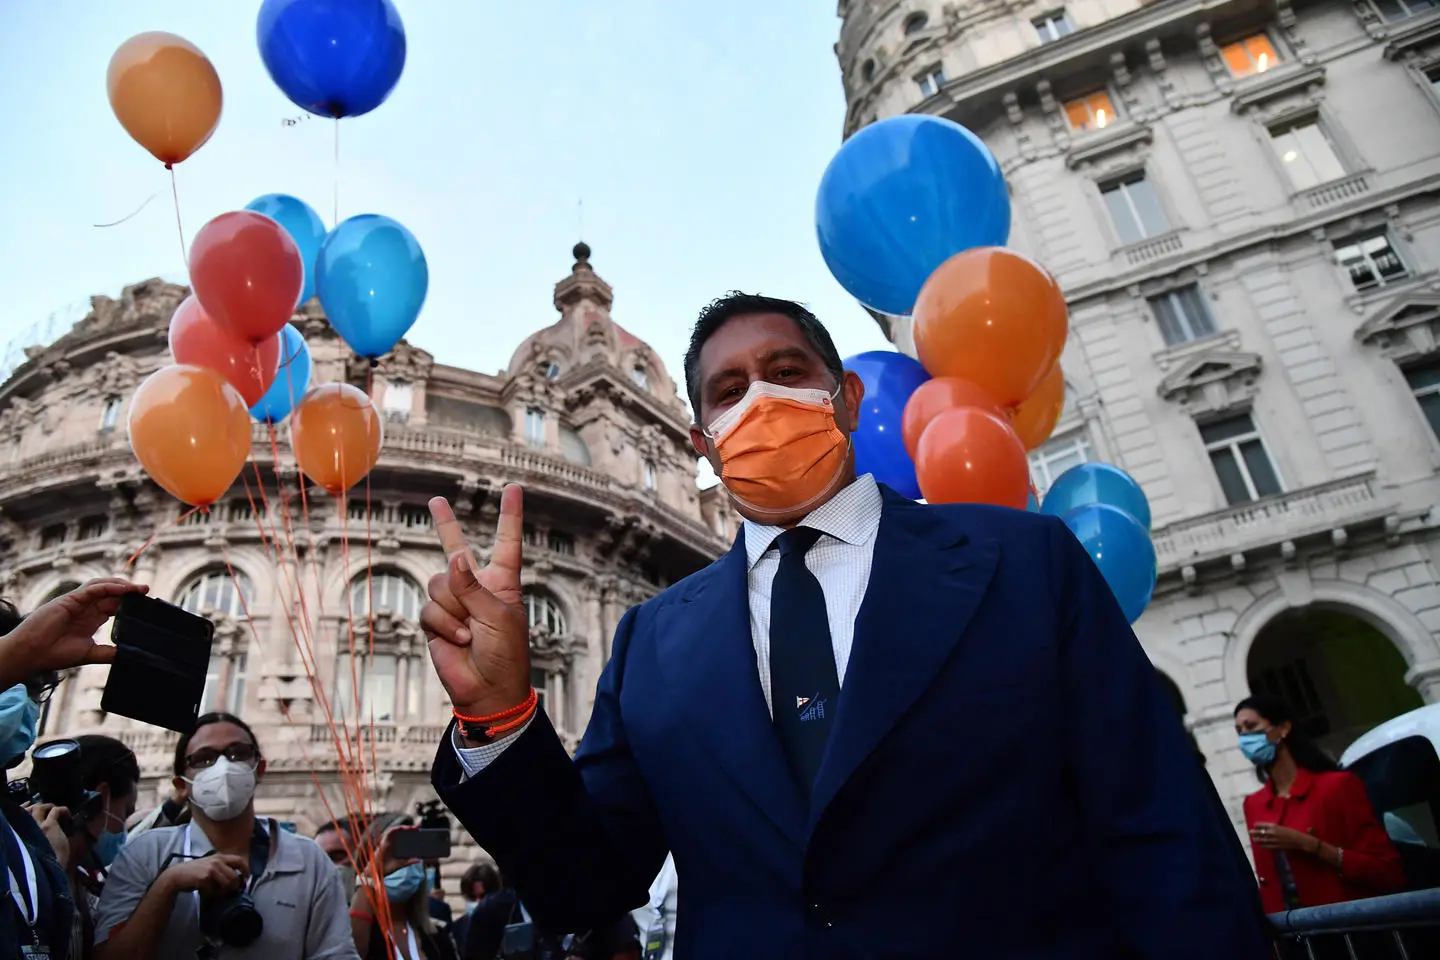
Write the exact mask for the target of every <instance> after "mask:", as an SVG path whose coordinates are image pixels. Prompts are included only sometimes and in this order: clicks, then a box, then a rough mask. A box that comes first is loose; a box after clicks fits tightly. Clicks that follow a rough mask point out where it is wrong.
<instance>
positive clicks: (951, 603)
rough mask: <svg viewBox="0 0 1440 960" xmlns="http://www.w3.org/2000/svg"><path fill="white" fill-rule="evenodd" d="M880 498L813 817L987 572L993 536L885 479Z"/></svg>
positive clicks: (934, 666) (877, 736) (949, 637)
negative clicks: (978, 533)
mask: <svg viewBox="0 0 1440 960" xmlns="http://www.w3.org/2000/svg"><path fill="white" fill-rule="evenodd" d="M881 489H882V492H883V493H884V495H885V505H884V508H883V513H882V514H881V518H880V530H879V533H878V534H877V535H876V539H875V559H874V564H873V566H872V567H871V572H870V583H869V585H868V587H867V588H866V591H865V599H864V601H863V603H862V604H861V606H860V613H859V615H858V616H857V617H856V619H855V642H854V646H853V647H852V648H851V652H850V660H849V663H848V665H847V666H846V668H845V679H844V682H843V683H842V684H841V687H840V703H839V706H838V709H837V711H836V714H835V729H834V730H832V731H831V732H830V743H829V746H828V748H827V749H826V753H825V760H824V762H823V763H822V764H821V766H820V773H819V775H818V776H817V778H816V781H815V791H814V793H813V802H812V804H811V810H810V817H809V822H810V827H809V829H811V830H813V829H814V826H815V824H817V823H818V822H819V820H820V817H821V816H822V815H823V814H824V812H825V808H826V806H827V805H828V804H829V803H830V801H831V800H833V799H834V797H835V795H836V794H837V793H838V792H839V791H840V788H841V787H842V786H844V784H845V781H846V780H848V779H849V778H850V777H851V776H852V775H853V774H854V773H855V770H856V769H857V768H858V767H859V766H860V764H861V763H863V762H864V761H865V758H866V757H868V756H869V755H870V753H871V752H872V751H873V750H874V749H875V748H876V746H878V745H879V743H880V741H881V740H882V739H883V738H884V737H885V735H886V734H887V733H889V732H890V730H891V728H892V727H894V726H895V724H896V723H898V722H899V721H900V718H901V717H902V716H904V714H905V712H906V711H907V710H909V709H910V706H911V705H912V704H913V703H914V702H915V701H916V699H918V698H919V696H920V694H921V693H923V692H924V691H925V689H926V688H927V687H928V686H929V685H930V684H931V682H932V681H933V680H934V679H935V676H936V674H937V673H938V672H939V670H940V667H941V665H942V664H943V663H944V661H945V660H946V659H947V658H948V657H949V656H950V653H951V651H952V650H953V649H954V647H955V645H956V642H957V641H958V640H959V639H960V637H961V636H962V635H963V634H964V632H965V627H966V625H967V624H968V623H969V621H970V618H971V617H972V616H973V615H974V613H975V610H976V608H977V607H978V606H979V605H980V601H981V600H982V599H983V598H984V596H985V591H986V589H987V588H988V586H989V584H990V580H991V577H993V576H994V573H995V566H996V564H997V562H998V560H999V556H1000V546H999V544H998V543H997V542H995V541H993V540H989V541H983V542H976V541H972V540H970V539H969V538H968V537H967V535H966V534H965V531H964V530H963V529H962V528H961V527H960V525H959V524H958V523H957V522H955V521H954V520H953V519H951V518H948V517H947V516H946V515H945V513H943V512H941V511H939V510H933V509H927V508H925V507H923V506H921V505H919V504H916V503H913V502H911V501H909V500H907V499H905V498H903V497H901V496H899V495H898V494H896V493H894V492H893V491H891V490H889V489H887V488H884V487H882V488H881Z"/></svg>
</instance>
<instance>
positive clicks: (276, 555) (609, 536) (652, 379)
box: [0, 244, 734, 831]
mask: <svg viewBox="0 0 1440 960" xmlns="http://www.w3.org/2000/svg"><path fill="white" fill-rule="evenodd" d="M574 254H575V264H574V267H573V268H572V270H571V272H570V274H569V275H568V276H566V277H565V278H564V279H563V280H561V281H560V282H559V283H558V284H556V286H555V295H554V303H555V307H556V309H558V310H559V312H560V317H559V319H558V320H557V321H555V322H554V323H553V324H552V325H551V326H549V327H546V328H544V329H543V330H540V331H539V332H537V333H535V334H533V335H532V336H530V337H529V338H528V339H527V340H526V341H525V342H524V343H523V344H521V346H520V348H519V349H518V350H517V351H516V352H515V355H514V357H513V358H512V360H511V362H510V366H509V368H508V369H507V370H505V371H503V372H501V373H499V374H495V375H490V374H484V373H477V372H475V371H471V370H463V369H460V368H457V367H452V366H446V365H445V364H443V363H440V362H437V360H436V358H435V357H434V356H432V355H431V354H429V353H427V352H425V351H424V350H420V349H418V348H416V347H414V346H411V345H409V344H407V343H401V344H400V345H399V346H398V347H397V348H396V349H395V350H394V351H393V352H392V353H391V354H390V355H389V356H388V357H386V358H385V359H384V361H383V362H382V363H381V364H380V366H379V367H378V368H377V369H375V370H373V371H372V370H371V369H370V368H369V365H368V364H367V363H365V362H363V361H358V360H356V359H355V358H354V356H353V355H352V354H351V353H350V352H349V351H348V349H347V348H345V347H344V346H343V344H341V343H340V342H339V340H338V339H336V337H335V335H334V333H333V331H332V330H331V328H330V326H329V324H328V323H327V322H326V321H325V318H324V316H323V314H322V313H321V312H320V308H319V306H318V303H316V302H315V301H312V302H311V303H309V304H307V305H305V306H304V307H303V308H302V309H301V311H300V312H299V314H297V316H296V318H295V322H296V324H297V325H298V327H299V328H300V329H301V330H302V332H303V333H304V334H305V336H306V339H307V340H308V342H309V344H310V347H311V351H312V355H313V357H314V360H315V377H314V381H313V382H317V383H319V382H327V381H336V380H347V381H349V382H351V383H354V384H356V385H359V386H365V385H366V384H367V381H370V382H371V384H372V389H373V396H374V398H375V402H376V404H377V406H378V407H379V408H380V409H381V411H382V412H383V415H384V417H385V420H386V423H385V430H386V435H385V444H384V448H383V449H382V451H381V455H380V461H379V463H378V464H377V466H376V467H375V469H374V471H373V472H372V473H371V476H370V483H369V503H368V510H367V503H366V500H365V487H364V485H363V484H362V485H360V486H357V487H356V488H355V489H354V490H353V491H352V492H351V497H350V499H349V501H348V503H347V504H345V507H344V509H343V510H342V509H341V508H340V506H341V505H340V504H339V503H338V502H337V501H335V500H332V499H330V498H329V497H327V496H326V495H325V494H324V493H322V492H321V491H319V490H318V489H316V488H311V489H309V490H307V491H305V494H306V502H307V503H308V508H306V507H305V506H303V505H302V502H301V499H300V494H301V490H300V486H299V483H300V477H299V476H297V473H296V471H295V469H294V466H293V464H294V460H293V457H291V456H290V455H289V452H288V450H287V445H286V433H285V430H284V429H283V426H282V428H281V429H280V430H279V431H278V434H277V437H276V448H275V449H277V450H278V454H279V456H278V466H277V463H276V458H275V456H274V454H273V453H272V444H271V437H270V435H269V433H268V431H267V429H266V428H265V427H263V426H260V425H257V426H256V427H255V434H254V438H255V445H254V461H255V463H254V467H253V468H247V470H249V473H248V480H247V483H245V484H243V485H242V484H236V485H235V487H233V488H232V489H231V491H230V493H229V494H228V495H227V496H226V497H225V498H224V500H222V501H221V502H220V503H219V504H217V505H216V506H215V507H214V508H213V509H212V510H211V511H210V512H209V514H208V515H206V514H196V515H194V516H191V517H189V518H188V519H186V520H184V521H183V522H178V523H177V518H179V517H180V516H181V515H182V514H183V513H184V512H185V511H186V509H187V508H185V507H184V506H183V505H182V504H178V503H177V502H176V501H174V500H173V499H171V498H170V497H169V496H168V495H167V494H165V493H164V492H162V491H161V490H160V489H159V488H157V487H156V486H155V485H154V484H153V483H152V482H151V481H150V480H149V479H148V478H147V477H146V476H145V474H144V473H143V472H142V471H141V469H140V465H139V463H138V462H137V461H136V459H135V457H134V455H133V453H132V452H131V450H130V446H129V443H128V441H127V439H126V436H125V424H126V416H127V403H128V401H129V398H130V396H131V395H132V394H133V393H134V390H135V387H136V386H137V385H138V384H139V382H140V381H141V380H142V379H143V378H144V377H145V376H146V375H148V374H149V373H150V372H152V371H153V370H155V369H157V368H158V367H160V366H162V365H163V364H165V363H168V362H169V356H168V354H167V352H166V343H167V340H166V332H167V326H168V323H169V319H170V315H171V313H172V312H173V311H174V309H175V307H176V305H177V304H179V303H180V301H181V300H182V299H183V298H184V297H185V296H186V294H187V292H188V291H187V290H185V289H184V288H183V287H179V286H175V285H172V284H166V283H163V282H161V281H159V280H151V281H147V282H145V283H140V284H137V285H135V286H132V287H128V288H126V289H125V291H124V292H123V293H122V294H121V297H120V299H119V300H112V299H110V298H109V297H95V298H94V300H93V309H92V310H91V312H90V314H89V315H88V316H87V317H85V319H84V320H83V321H82V322H80V323H79V324H78V325H77V326H76V327H75V328H74V329H73V330H72V331H70V332H69V333H67V334H66V335H65V336H63V337H61V338H60V339H59V340H58V341H56V342H55V343H53V344H51V345H50V346H48V347H44V348H32V349H31V350H30V351H29V352H28V354H27V359H26V361H25V363H24V364H22V365H21V366H20V367H19V368H18V369H17V370H16V371H15V373H14V374H13V376H11V377H10V379H9V380H8V381H6V382H5V383H4V384H3V385H0V444H3V446H0V595H3V596H5V597H7V598H11V599H13V600H14V601H15V602H16V603H17V605H18V606H20V608H21V609H22V610H28V609H32V608H34V607H35V606H36V605H38V604H39V603H41V602H43V601H44V600H46V599H48V598H49V597H51V596H53V595H55V594H56V593H57V592H59V591H62V590H65V589H68V588H69V587H70V586H72V585H74V584H76V583H78V582H80V581H83V580H85V579H87V578H90V577H95V576H103V575H109V574H115V573H118V572H121V571H122V570H123V568H124V566H125V564H126V561H127V559H128V558H129V557H130V556H131V555H132V554H133V553H134V552H135V551H136V550H137V548H139V547H140V546H141V545H142V544H143V543H144V542H145V541H146V539H147V538H149V537H151V536H152V535H154V541H153V543H152V544H151V545H150V546H149V547H148V548H146V549H145V550H144V551H143V552H142V553H141V554H140V556H139V558H138V559H137V560H136V562H135V565H134V568H133V570H132V574H131V575H132V576H133V577H134V578H135V579H136V580H138V581H139V582H143V583H148V584H150V585H151V587H152V592H153V594H154V595H156V596H159V597H161V598H165V599H168V600H171V601H172V602H175V603H178V604H180V605H181V606H183V607H185V608H187V609H190V610H193V611H195V612H198V613H202V614H204V615H206V616H208V617H211V618H213V619H214V620H215V622H216V624H217V636H216V642H215V646H214V648H213V651H212V658H211V669H210V676H209V679H208V682H207V686H206V692H205V704H204V708H205V709H207V710H208V709H221V710H228V711H231V712H234V713H238V714H239V715H241V716H242V717H244V718H245V719H246V720H248V721H249V722H250V723H251V724H253V725H254V727H255V729H256V731H257V733H258V735H259V737H260V740H261V745H262V747H263V749H264V752H265V754H266V756H267V758H268V761H269V773H268V775H267V777H266V779H265V782H264V784H263V787H262V790H261V802H260V806H261V807H262V808H263V811H264V812H265V813H267V814H270V815H273V816H276V817H278V818H280V819H282V820H288V821H293V822H294V823H295V824H296V825H297V827H298V829H300V830H301V831H312V830H313V829H314V827H315V826H316V825H317V824H318V823H320V822H322V821H323V819H324V818H325V811H324V808H323V806H322V804H321V802H320V800H319V798H318V797H317V795H316V790H315V781H314V779H312V775H313V776H314V777H318V779H319V782H320V783H321V784H322V785H323V786H324V787H325V789H326V792H327V794H329V795H330V796H331V798H332V801H333V802H336V803H337V805H338V804H339V801H338V800H337V799H336V798H337V797H338V795H339V794H338V788H337V787H336V784H337V773H336V766H337V760H336V749H335V745H334V742H333V739H332V735H331V731H330V727H329V726H328V724H327V722H326V718H325V716H324V710H323V709H322V708H321V706H320V705H319V704H318V702H317V696H316V694H315V692H314V691H313V690H312V686H311V683H310V681H309V679H308V678H307V674H306V670H305V667H304V665H303V664H304V661H303V660H302V657H301V655H300V653H299V647H300V645H299V644H297V642H296V639H295V638H296V632H295V629H293V628H292V626H291V624H292V622H293V623H307V624H308V625H309V628H308V630H302V631H301V635H302V636H308V637H310V638H313V643H314V645H315V647H316V651H315V656H314V662H315V664H316V665H317V670H316V673H317V685H318V687H319V688H320V689H322V690H323V691H325V694H326V696H327V697H328V698H329V699H330V701H331V702H332V706H333V708H334V709H335V710H336V711H337V712H339V713H349V714H350V715H351V716H352V717H353V716H354V714H355V702H356V700H357V696H356V693H355V689H354V681H353V680H352V677H353V676H354V672H352V665H351V663H350V651H351V649H352V646H351V631H352V630H353V631H354V634H355V636H354V647H353V649H355V650H357V651H365V650H367V649H369V647H370V645H371V643H372V641H373V645H374V647H373V648H374V655H373V657H372V658H367V659H365V660H362V661H361V662H360V663H359V664H358V665H357V666H358V673H359V676H360V680H359V682H360V684H361V687H362V689H361V692H360V696H359V697H358V699H359V701H360V715H361V716H362V717H364V718H366V719H367V721H368V719H369V718H370V717H371V716H372V715H373V717H374V719H375V725H374V734H373V746H374V756H375V760H376V763H375V768H376V775H375V777H374V781H375V794H376V798H375V803H376V807H377V809H412V808H413V806H414V804H415V803H416V802H417V801H420V800H424V799H427V798H430V797H432V796H433V794H432V793H431V792H430V789H429V783H428V778H429V768H430V761H431V758H432V756H433V754H434V751H435V748H436V745H437V744H438V742H439V740H440V736H441V733H442V731H443V730H444V728H445V724H446V722H447V719H448V716H449V706H448V703H447V701H446V698H445V695H444V691H443V690H442V689H441V688H440V686H439V683H438V681H437V680H436V678H435V675H434V672H433V670H432V669H431V667H430V664H429V661H428V656H427V654H426V652H425V643H424V638H423V636H422V635H421V634H420V633H419V630H418V627H417V625H416V621H417V614H418V611H419V608H420V606H421V603H422V602H423V597H424V584H425V583H426V581H427V580H428V579H429V577H430V576H431V575H432V574H434V573H435V572H436V571H438V570H441V569H443V567H444V556H443V554H442V552H441V551H440V549H439V546H438V543H437V541H436V539H435V537H434V534H433V533H432V531H431V529H430V518H429V512H428V510H427V507H426V502H427V500H428V499H429V498H430V497H432V496H436V495H443V496H446V497H449V498H450V499H451V501H452V503H453V504H454V506H455V510H456V513H457V515H458V516H459V517H460V518H461V520H462V522H463V524H464V525H465V528H466V532H467V534H468V535H469V536H470V538H471V541H472V543H473V544H474V545H475V546H476V548H477V549H478V551H479V553H480V554H481V559H482V561H483V560H484V559H485V555H486V554H487V553H488V548H489V547H490V545H491V542H492V534H493V530H494V524H495V519H496V517H497V513H498V503H499V491H500V488H501V486H502V484H504V483H505V482H507V481H518V482H520V483H522V484H523V485H524V487H525V494H526V496H525V508H526V509H525V567H524V574H523V577H524V582H525V585H526V586H525V596H526V604H527V606H528V608H529V614H530V624H531V636H532V643H533V657H534V660H533V663H534V682H535V685H536V687H537V688H538V689H539V690H540V691H541V694H542V696H543V700H544V708H545V709H546V710H547V711H548V713H549V715H550V717H551V718H552V719H553V720H554V722H555V725H556V727H557V728H558V729H559V730H560V731H561V732H562V735H563V736H564V737H565V738H566V740H567V741H568V742H569V743H570V744H571V745H572V746H573V745H574V743H575V742H576V741H577V740H578V738H579V735H580V733H581V732H583V730H584V728H585V724H586V722H587V720H588V718H589V713H590V706H591V702H592V697H593V692H594V689H595V683H596V680H597V679H598V677H599V674H600V671H601V669H602V667H603V666H604V664H605V661H606V659H607V658H608V656H609V652H610V640H611V634H612V632H613V631H614V629H615V626H616V624H617V622H618V621H619V619H620V616H621V615H622V614H623V613H624V611H625V610H626V608H627V607H629V606H631V605H632V604H635V603H637V602H639V601H641V600H643V599H645V598H647V597H649V596H651V595H652V594H654V593H656V592H657V591H659V590H660V589H661V588H663V587H664V586H666V585H667V584H668V583H670V582H671V581H673V580H677V579H679V578H681V577H683V576H685V575H687V574H689V573H691V572H692V571H694V570H696V569H698V568H700V567H701V566H704V565H705V564H706V563H708V562H709V561H710V560H711V559H713V558H714V557H715V556H717V555H718V554H719V553H720V552H721V551H723V550H724V549H725V548H726V547H727V546H728V543H729V540H730V538H731V535H732V533H733V527H734V520H733V519H732V516H731V514H730V512H729V505H728V503H727V502H726V501H725V500H724V499H723V497H722V496H721V494H720V491H719V488H713V489H711V490H709V491H705V492H701V491H699V490H698V489H697V488H696V484H695V472H696V458H695V455H694V452H693V451H692V450H691V449H690V446H689V436H688V426H689V416H688V414H687V412H686V408H685V405H684V403H683V402H682V401H681V399H680V398H679V397H678V395H677V392H676V388H675V383H674V381H672V380H671V379H670V377H669V375H668V374H667V373H666V371H665V367H664V365H663V364H662V363H661V362H660V360H659V358H657V357H656V356H655V355H654V353H653V352H652V351H651V350H650V348H649V347H648V346H646V345H645V343H643V342H642V341H640V340H639V339H638V338H636V337H635V336H633V335H632V334H630V333H628V332H626V331H625V330H624V329H623V328H622V327H621V326H620V325H619V324H618V323H616V322H615V321H614V319H612V317H611V315H610V308H611V303H612V299H613V298H612V291H611V289H610V286H609V285H608V284H607V283H605V281H604V280H602V279H601V278H600V277H598V276H597V275H596V274H595V272H594V270H593V269H592V268H591V266H590V250H589V248H588V247H587V246H585V245H584V244H580V245H577V246H576V247H575V251H574ZM257 474H258V475H259V476H260V477H263V478H264V479H265V488H266V490H265V497H264V498H263V499H262V498H261V497H260V496H259V489H258V485H257V484H256V481H255V478H256V476H257ZM287 505H288V506H287ZM287 516H288V518H289V525H290V526H291V527H292V528H293V532H292V534H291V535H289V536H288V537H287V535H286V534H285V532H284V530H285V527H286V525H287V524H286V517H287ZM262 531H263V533H264V536H263V537H262ZM272 534H273V535H272ZM291 542H293V544H294V549H293V550H291V549H289V548H287V547H286V546H285V544H287V543H291ZM277 544H279V546H277ZM297 557H298V564H297V563H296V562H295V561H296V558H297ZM227 562H228V563H229V564H230V565H231V566H232V567H233V569H234V574H235V575H234V578H233V579H232V577H231V575H230V573H229V572H227V569H226V563H227ZM237 584H238V588H237ZM297 584H298V585H299V588H300V589H299V590H298V593H297ZM372 611H373V617H372V616H371V613H372ZM247 612H248V613H247ZM372 633H373V636H372ZM105 679H106V670H105V668H101V667H90V668H85V669H83V670H81V671H79V673H78V675H76V676H72V677H70V678H69V679H68V680H67V681H66V682H65V683H63V684H62V685H61V686H60V688H59V690H58V691H57V693H56V695H55V697H54V699H53V700H51V702H50V704H49V706H48V708H47V712H46V715H45V717H44V718H43V720H42V731H41V739H42V740H43V739H45V738H48V737H54V736H56V735H61V734H66V735H69V734H77V733H84V732H104V733H108V734H111V735H113V736H118V737H120V738H122V739H124V740H125V741H126V742H128V743H130V744H131V745H132V746H133V747H134V749H135V750H136V752H137V753H138V754H139V757H140V760H141V764H142V767H143V770H144V773H145V775H146V778H147V779H146V784H145V790H146V791H147V792H148V793H149V795H150V796H151V797H153V796H155V795H156V794H155V793H154V792H153V791H157V790H158V791H165V790H168V789H169V787H168V784H169V778H170V767H171V761H172V751H173V747H174V743H175V736H174V735H173V734H170V733H167V732H165V731H162V730H157V729H155V728H153V727H146V726H143V725H141V724H138V723H134V722H132V721H129V720H126V719H123V718H120V717H116V716H106V715H104V714H102V713H101V711H100V701H101V693H102V688H103V686H104V683H105ZM371 739H372V737H371V735H370V734H369V733H368V730H367V733H366V734H365V739H364V749H365V751H366V755H367V757H368V756H369V754H370V743H371Z"/></svg>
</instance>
